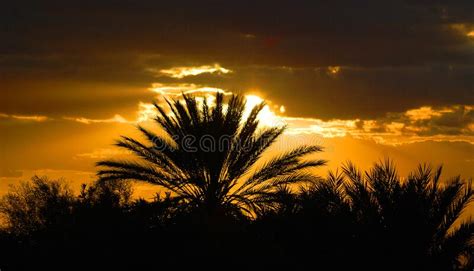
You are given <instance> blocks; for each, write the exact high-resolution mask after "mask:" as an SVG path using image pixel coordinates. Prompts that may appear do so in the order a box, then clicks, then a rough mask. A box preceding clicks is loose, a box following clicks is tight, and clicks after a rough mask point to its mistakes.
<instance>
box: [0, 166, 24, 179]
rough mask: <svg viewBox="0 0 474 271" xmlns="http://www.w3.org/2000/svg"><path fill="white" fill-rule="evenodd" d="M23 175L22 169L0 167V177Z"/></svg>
mask: <svg viewBox="0 0 474 271" xmlns="http://www.w3.org/2000/svg"><path fill="white" fill-rule="evenodd" d="M21 176H23V172H22V171H21V170H15V169H7V168H0V178H6V177H13V178H17V177H21Z"/></svg>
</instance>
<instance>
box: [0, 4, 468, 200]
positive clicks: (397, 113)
mask: <svg viewBox="0 0 474 271" xmlns="http://www.w3.org/2000/svg"><path fill="white" fill-rule="evenodd" d="M57 2H58V3H54V2H51V3H50V2H49V1H8V3H2V7H1V8H0V194H1V193H4V192H5V191H6V189H7V188H8V185H9V184H14V183H17V182H18V181H19V180H27V179H29V178H30V177H31V176H32V175H34V174H38V175H48V176H51V177H64V178H66V179H67V180H69V181H70V182H72V183H73V185H77V184H79V183H80V182H89V181H91V180H94V178H95V167H94V163H95V162H96V161H98V160H101V159H104V158H111V157H118V156H121V155H124V154H123V153H122V152H121V150H119V149H117V148H115V147H114V146H112V144H113V142H114V140H115V139H117V138H118V137H119V136H120V135H128V136H137V135H138V133H137V131H136V130H135V128H134V127H135V126H136V125H137V124H142V125H150V123H149V122H150V118H151V117H152V116H153V111H152V110H151V103H152V102H153V101H156V102H158V103H160V102H163V101H164V99H163V98H164V97H165V96H166V97H169V98H179V94H180V93H182V92H185V93H186V92H189V93H194V94H195V95H200V96H206V95H209V94H210V93H215V92H216V91H220V92H225V93H240V94H244V95H247V97H248V100H249V103H254V104H255V103H258V102H259V101H260V100H261V99H265V100H266V101H267V103H268V107H267V108H265V109H264V112H263V114H262V116H261V120H262V123H263V124H264V125H275V123H277V124H280V123H285V124H287V125H288V130H287V132H286V134H285V135H284V136H283V137H282V138H281V141H280V142H279V143H278V144H277V146H276V147H277V148H278V149H280V150H282V151H283V150H284V149H285V147H287V146H288V145H292V146H293V145H298V144H302V143H316V144H320V145H322V146H324V147H325V151H324V152H323V153H321V154H319V156H320V157H321V158H323V159H328V160H329V161H330V162H329V164H328V166H327V167H325V168H324V169H323V171H322V174H324V172H325V171H326V170H327V169H335V168H336V167H338V166H340V165H341V163H342V162H344V161H347V160H352V161H353V162H355V163H356V164H358V165H360V167H362V168H367V167H368V166H370V165H371V164H372V163H374V162H376V161H377V160H379V159H384V158H386V157H391V158H393V159H394V161H395V162H396V163H397V164H398V167H399V169H400V171H401V173H403V174H406V173H407V172H408V171H409V170H411V169H413V168H415V167H416V165H417V164H418V163H419V162H430V163H433V164H434V165H437V164H441V163H442V164H444V166H445V171H444V172H445V174H444V175H443V176H444V177H449V176H454V175H457V174H461V175H462V176H463V177H466V178H467V177H474V2H473V1H472V0H470V1H278V0H277V1H238V2H235V3H232V4H231V3H226V2H224V1H140V3H136V1H67V4H65V2H62V1H57ZM433 3H436V4H433Z"/></svg>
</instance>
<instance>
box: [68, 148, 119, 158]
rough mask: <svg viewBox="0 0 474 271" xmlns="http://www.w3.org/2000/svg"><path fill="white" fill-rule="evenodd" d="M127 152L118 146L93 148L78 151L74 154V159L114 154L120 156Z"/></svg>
mask: <svg viewBox="0 0 474 271" xmlns="http://www.w3.org/2000/svg"><path fill="white" fill-rule="evenodd" d="M125 154H128V152H126V151H123V150H121V149H118V148H114V149H110V148H100V149H96V150H93V151H91V152H86V153H79V154H76V155H75V156H74V158H75V159H105V158H110V157H114V156H122V155H125Z"/></svg>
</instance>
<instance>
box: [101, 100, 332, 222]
mask: <svg viewBox="0 0 474 271" xmlns="http://www.w3.org/2000/svg"><path fill="white" fill-rule="evenodd" d="M224 98H225V97H224V95H223V94H222V93H217V94H216V95H215V102H214V105H212V106H211V105H210V103H209V102H208V101H207V99H204V100H201V99H198V98H195V97H191V96H188V95H185V94H183V100H184V102H183V101H180V100H172V101H168V100H167V103H168V106H169V109H170V111H171V113H170V114H168V113H167V112H166V111H165V109H163V108H162V107H161V106H160V105H158V104H156V103H155V104H154V105H155V107H156V110H157V112H158V115H157V117H156V118H155V121H156V123H158V124H159V125H160V126H161V128H162V129H163V135H158V134H156V133H154V132H152V131H150V130H148V129H146V128H144V127H142V126H139V127H138V129H139V130H140V131H141V132H142V134H143V135H144V136H145V137H146V139H147V140H148V144H144V143H141V142H139V141H138V140H135V139H133V138H130V137H125V136H122V138H121V140H119V141H118V142H117V143H116V145H117V146H119V147H122V148H125V149H127V150H129V151H132V152H133V153H134V154H136V155H137V156H138V157H139V158H140V160H139V161H101V162H99V163H97V165H98V166H101V167H105V168H103V169H101V170H99V171H98V176H99V178H100V180H102V181H110V180H114V181H120V180H138V181H144V182H148V183H151V184H156V185H158V186H160V187H162V188H164V189H166V190H168V191H170V192H172V194H173V197H174V199H175V200H178V201H180V202H183V203H185V204H186V206H188V207H190V208H198V209H200V210H205V211H206V212H207V213H216V212H226V213H228V212H233V213H244V214H247V215H251V214H255V213H256V212H258V211H259V210H261V209H263V208H264V206H265V205H266V204H267V203H268V202H269V201H271V200H272V198H273V196H274V195H275V192H276V191H277V190H278V188H279V187H281V186H283V185H290V184H299V183H303V182H306V181H309V180H311V179H312V178H313V177H314V176H313V175H312V174H310V173H309V172H308V169H310V168H314V167H318V166H321V165H324V164H325V161H324V160H319V159H313V160H302V158H303V156H305V155H308V154H313V153H316V152H319V151H321V150H322V149H321V147H319V146H301V147H298V148H296V149H293V150H290V151H288V152H286V153H284V154H282V155H280V156H277V157H275V158H273V159H271V160H270V161H268V162H266V163H264V164H263V165H262V166H261V167H259V168H257V166H256V163H257V161H259V160H260V158H261V156H262V154H263V153H264V151H265V150H267V149H268V148H269V147H270V145H272V143H274V142H275V140H276V139H277V138H278V137H279V136H280V135H281V134H282V133H283V131H284V130H285V127H267V128H264V127H260V125H259V119H258V115H259V112H260V111H261V110H262V109H263V108H264V106H265V104H264V103H261V104H259V105H257V106H255V107H254V108H252V110H251V111H250V113H249V114H248V116H246V115H244V111H245V110H244V109H245V105H246V101H245V98H244V97H243V96H240V95H233V96H232V97H230V99H229V100H228V102H227V103H225V101H224ZM236 211H237V212H236Z"/></svg>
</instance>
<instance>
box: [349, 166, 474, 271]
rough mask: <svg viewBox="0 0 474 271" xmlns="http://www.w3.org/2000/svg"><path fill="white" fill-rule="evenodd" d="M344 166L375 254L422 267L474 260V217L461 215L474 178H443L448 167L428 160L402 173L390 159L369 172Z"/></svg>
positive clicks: (447, 267) (444, 266)
mask: <svg viewBox="0 0 474 271" xmlns="http://www.w3.org/2000/svg"><path fill="white" fill-rule="evenodd" d="M343 170H344V172H345V175H346V176H347V177H348V182H347V183H346V185H345V190H346V194H347V196H348V198H349V201H350V204H351V207H352V209H353V212H354V213H355V214H356V215H357V217H358V221H359V224H360V225H362V226H361V228H362V229H363V232H364V233H362V234H361V236H360V237H361V242H363V243H364V244H365V245H366V247H368V248H370V249H371V251H372V252H373V253H374V254H373V255H372V256H373V258H374V259H378V260H379V261H380V262H385V263H387V262H390V263H391V264H392V265H394V266H397V267H398V268H399V269H400V268H401V269H406V268H415V269H418V270H425V269H426V270H428V269H429V270H458V269H460V268H461V266H462V265H463V261H464V262H472V259H470V258H472V255H473V252H474V222H473V221H472V220H471V221H466V222H461V221H459V217H460V215H461V213H462V212H463V211H464V210H465V209H466V207H467V206H468V204H469V203H470V202H471V201H472V200H473V199H474V192H473V189H472V183H471V182H470V181H464V180H462V179H461V178H460V177H459V176H458V177H455V178H453V179H451V180H450V181H448V182H443V183H441V182H440V176H441V171H442V167H438V168H436V169H435V170H433V169H432V168H431V167H430V166H428V165H420V166H419V167H418V169H417V170H416V171H415V172H413V173H411V174H410V175H409V176H408V178H406V179H401V178H400V177H399V176H398V173H397V170H396V168H395V167H394V165H393V163H392V162H390V161H386V162H384V163H378V164H375V166H374V167H373V168H372V169H371V170H370V171H367V172H365V174H362V173H361V172H360V171H359V170H358V169H357V168H356V167H355V166H354V165H353V164H350V163H349V164H347V165H345V167H344V168H343ZM368 253H369V252H368ZM377 253H380V254H378V255H376V254H377Z"/></svg>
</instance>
